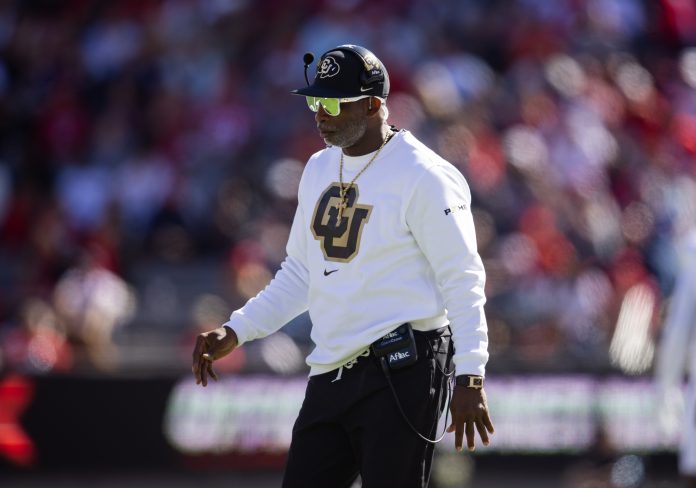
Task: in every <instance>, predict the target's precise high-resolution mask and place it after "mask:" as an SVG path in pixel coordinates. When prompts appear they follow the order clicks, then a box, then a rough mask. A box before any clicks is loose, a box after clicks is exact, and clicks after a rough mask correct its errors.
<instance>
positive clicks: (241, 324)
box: [222, 312, 256, 347]
mask: <svg viewBox="0 0 696 488" xmlns="http://www.w3.org/2000/svg"><path fill="white" fill-rule="evenodd" d="M222 327H229V328H230V329H232V330H233V331H234V333H235V334H237V347H239V346H241V345H242V344H244V343H245V342H249V341H251V340H254V339H255V338H256V328H255V327H254V326H253V324H251V323H250V322H249V321H248V320H247V319H246V318H245V317H244V316H243V315H242V314H240V313H238V312H233V313H232V316H230V320H228V321H227V322H225V323H224V324H222Z"/></svg>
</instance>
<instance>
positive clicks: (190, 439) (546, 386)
mask: <svg viewBox="0 0 696 488" xmlns="http://www.w3.org/2000/svg"><path fill="white" fill-rule="evenodd" d="M305 386H306V379H305V378H293V379H282V378H277V377H236V378H229V379H226V380H222V381H221V382H220V383H214V384H212V385H209V386H208V387H207V388H206V389H203V388H200V387H199V386H197V385H195V383H194V382H193V381H191V380H184V381H182V382H180V383H178V384H177V385H175V387H174V389H173V391H172V394H171V396H170V399H169V401H168V404H167V412H166V415H165V423H164V429H165V433H166V436H167V439H168V440H169V442H170V444H171V445H172V446H173V447H174V448H175V449H176V450H178V451H180V452H184V453H189V454H207V453H224V452H231V451H234V452H238V453H240V454H248V453H253V452H258V451H265V452H270V453H273V452H284V451H285V450H287V448H288V446H289V445H290V437H291V433H292V425H293V423H294V420H295V418H296V417H297V414H298V412H299V409H300V406H301V404H302V399H303V397H304V390H305ZM486 392H487V394H488V401H489V406H490V411H491V415H492V417H493V422H494V424H495V427H496V433H495V435H494V436H493V438H492V442H491V445H490V446H489V447H487V448H486V447H481V448H480V452H482V453H483V452H496V453H500V454H508V453H510V454H512V453H514V454H524V453H574V452H583V451H587V450H588V449H592V448H594V447H595V445H596V444H597V443H599V442H602V443H605V442H608V445H609V446H610V447H611V448H612V449H616V450H617V451H626V452H646V453H648V452H666V451H667V452H669V451H674V450H675V449H676V445H677V438H676V433H673V434H672V435H667V434H665V433H663V432H661V430H660V428H659V426H658V424H657V422H656V421H655V419H656V418H657V416H656V412H655V393H654V388H653V385H652V384H651V383H650V382H649V381H648V380H645V379H625V378H619V377H609V378H601V379H599V378H594V377H591V376H562V377H559V376H535V377H524V378H519V377H505V378H494V379H491V380H489V381H488V382H487V386H486ZM396 414H397V415H398V413H396ZM444 422H445V417H444V415H443V418H442V419H441V423H440V424H441V425H440V429H441V430H440V431H442V429H444V427H445V425H444ZM453 446H454V434H448V435H447V436H446V437H445V439H444V440H443V441H442V442H441V443H440V444H439V445H438V447H439V448H440V449H453ZM478 451H479V449H477V452H478Z"/></svg>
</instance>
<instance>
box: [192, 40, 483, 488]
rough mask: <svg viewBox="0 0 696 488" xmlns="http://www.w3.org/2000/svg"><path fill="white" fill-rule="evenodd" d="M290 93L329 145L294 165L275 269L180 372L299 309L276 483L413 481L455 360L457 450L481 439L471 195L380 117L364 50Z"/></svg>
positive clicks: (342, 51) (420, 476)
mask: <svg viewBox="0 0 696 488" xmlns="http://www.w3.org/2000/svg"><path fill="white" fill-rule="evenodd" d="M311 62H312V59H311V55H309V59H308V57H307V56H305V69H306V65H308V64H309V63H311ZM305 75H306V74H305ZM294 93H295V94H298V95H304V96H306V97H307V103H308V104H309V107H310V109H311V110H313V111H314V112H316V116H315V120H316V123H317V128H318V130H319V134H320V136H321V137H322V138H323V139H324V141H325V142H326V144H327V148H326V149H324V150H322V151H319V152H318V153H316V154H314V155H313V156H312V157H311V158H310V159H309V161H308V163H307V166H306V168H305V170H304V173H303V176H302V179H301V182H300V186H299V192H298V207H297V211H296V214H295V219H294V222H293V225H292V229H291V232H290V237H289V240H288V245H287V252H288V256H287V258H286V259H285V261H284V262H283V264H282V266H281V269H280V270H279V271H278V273H277V274H276V276H275V278H274V279H273V281H272V282H271V283H270V284H269V285H268V287H267V288H266V289H265V290H263V291H262V292H261V293H260V294H259V295H258V296H256V297H255V298H253V299H251V300H250V301H249V302H247V304H246V305H245V306H244V307H242V308H241V309H240V310H237V311H235V312H234V313H233V314H232V316H231V317H230V320H229V322H227V323H225V324H224V326H223V327H220V328H219V329H215V330H213V331H210V332H207V333H204V334H201V335H200V336H199V337H198V341H197V343H196V347H195V350H194V352H193V373H194V375H195V377H196V381H197V383H200V384H202V385H203V386H205V385H206V384H207V377H208V376H211V377H212V378H214V379H215V378H216V375H215V373H214V371H213V369H212V362H213V361H214V360H216V359H218V358H220V357H222V356H224V355H225V354H227V353H229V352H230V351H231V350H232V349H234V348H235V347H237V346H239V345H240V344H242V343H244V342H247V341H249V340H252V339H256V338H259V337H264V336H266V335H268V334H271V333H272V332H274V331H276V330H277V329H278V328H280V327H281V326H282V325H284V324H285V323H287V322H288V320H290V319H292V318H293V317H295V316H296V315H298V314H299V313H301V312H303V311H304V310H307V309H309V313H310V317H311V319H312V323H313V328H312V333H311V337H312V340H313V341H314V343H315V345H316V347H315V349H314V350H313V351H312V352H311V353H310V354H309V356H308V357H307V363H308V365H309V366H310V367H311V370H310V378H309V383H308V386H307V391H306V394H305V400H304V403H303V405H302V409H301V411H300V414H299V416H298V419H297V421H296V423H295V426H294V428H293V437H292V442H291V446H290V452H289V456H288V463H287V467H286V470H285V475H284V481H283V486H284V487H302V488H307V487H318V488H325V487H343V486H350V484H351V483H352V482H353V481H354V480H355V478H356V477H357V476H358V475H360V476H361V477H362V483H363V486H364V487H368V488H369V487H380V488H381V487H390V486H393V487H399V488H404V487H411V486H414V487H423V486H426V485H427V484H428V479H429V475H430V467H431V461H432V456H433V449H434V442H433V441H434V440H435V437H436V434H437V432H436V430H437V423H438V418H439V416H440V414H441V412H442V410H443V409H444V403H445V400H446V397H447V389H448V388H447V385H448V380H449V377H450V374H451V373H450V371H449V369H450V367H451V366H450V359H451V357H452V354H454V356H453V360H454V363H455V365H456V370H457V375H458V376H457V380H456V386H455V388H454V393H453V396H452V399H451V403H450V411H451V414H452V423H451V424H450V425H449V426H448V431H449V432H455V446H456V448H457V449H458V450H461V449H462V444H463V438H464V434H466V439H467V446H468V447H469V449H471V450H473V449H474V445H475V444H474V438H475V432H476V431H478V433H479V436H480V438H481V440H482V442H483V443H484V444H488V442H489V434H490V433H492V432H493V425H492V423H491V420H490V417H489V414H488V406H487V403H486V395H485V393H484V389H483V376H484V373H485V364H486V361H487V359H488V352H487V346H488V339H487V326H486V319H485V315H484V311H483V305H484V302H485V296H484V290H483V288H484V281H485V273H484V269H483V265H482V262H481V259H480V257H479V255H478V252H477V250H476V238H475V234H474V225H473V219H472V215H471V210H470V203H471V195H470V192H469V189H468V186H467V184H466V181H465V180H464V178H463V176H462V175H461V173H459V172H458V171H457V170H456V168H454V166H452V165H451V164H449V163H448V162H446V161H444V160H443V159H442V158H440V157H439V156H438V155H437V154H435V153H434V152H433V151H431V150H430V149H428V148H427V147H426V146H424V145H423V144H422V143H421V142H419V141H418V140H417V139H416V138H415V137H414V136H413V135H412V134H411V133H409V132H408V131H405V130H396V129H395V128H393V127H392V126H390V125H389V124H388V123H387V110H386V104H385V101H386V98H387V96H388V94H389V77H388V75H387V72H386V69H385V68H384V66H383V65H382V64H381V62H380V61H379V60H378V59H377V58H376V57H375V55H374V54H372V53H371V52H370V51H368V50H367V49H364V48H362V47H359V46H355V45H343V46H339V47H337V48H335V49H332V50H330V51H328V52H326V53H324V54H323V55H322V57H321V59H320V60H319V62H318V63H317V67H316V74H315V77H314V81H313V83H312V84H311V85H309V86H307V87H305V88H302V89H299V90H295V91H294ZM448 325H449V326H448ZM450 329H451V331H452V333H451V334H450V333H449V332H448V331H449V330H450ZM450 337H451V338H452V339H453V340H454V346H455V347H454V351H453V350H452V347H451V344H450ZM395 348H396V349H395ZM414 360H415V362H414Z"/></svg>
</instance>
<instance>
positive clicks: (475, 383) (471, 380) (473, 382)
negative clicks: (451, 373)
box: [456, 374, 483, 390]
mask: <svg viewBox="0 0 696 488" xmlns="http://www.w3.org/2000/svg"><path fill="white" fill-rule="evenodd" d="M456 384H457V385H459V386H466V387H467V388H475V389H477V390H480V389H481V388H483V376H477V375H473V374H462V375H459V376H457V382H456Z"/></svg>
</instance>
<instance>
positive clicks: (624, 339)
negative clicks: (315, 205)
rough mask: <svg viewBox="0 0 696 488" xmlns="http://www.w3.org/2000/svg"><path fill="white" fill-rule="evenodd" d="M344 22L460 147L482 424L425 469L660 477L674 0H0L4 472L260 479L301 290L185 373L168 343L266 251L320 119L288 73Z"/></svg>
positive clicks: (267, 273)
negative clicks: (486, 335)
mask: <svg viewBox="0 0 696 488" xmlns="http://www.w3.org/2000/svg"><path fill="white" fill-rule="evenodd" d="M347 42H350V43H355V44H360V45H364V46H366V47H368V48H370V49H371V50H372V51H373V52H374V53H375V54H376V55H377V56H378V57H379V58H380V59H381V60H382V61H383V62H384V63H385V64H386V66H387V68H388V70H389V74H390V78H391V87H392V92H391V95H390V97H389V99H388V106H389V110H390V122H392V123H393V124H395V125H396V126H397V127H399V128H406V129H408V130H410V131H412V132H413V133H414V134H415V135H416V136H417V137H419V138H420V139H421V140H423V141H424V142H425V143H426V144H428V145H429V146H430V147H432V148H433V149H435V150H436V151H437V152H438V153H440V154H441V155H442V156H444V157H445V158H447V159H448V160H449V161H450V162H452V163H453V164H454V165H456V166H457V167H458V168H459V169H460V170H461V171H462V173H463V174H464V175H465V176H466V178H467V180H468V181H469V184H470V186H471V189H472V194H473V208H474V219H475V223H476V227H477V237H478V244H479V250H480V253H481V255H482V257H483V260H484V263H485V266H486V269H487V272H488V281H487V285H486V292H487V295H488V305H487V307H486V313H487V316H488V321H489V332H490V352H491V359H490V362H489V366H488V385H489V386H488V388H487V390H488V394H489V397H490V403H491V410H492V414H493V418H494V421H495V422H496V427H497V432H496V434H495V437H494V440H493V442H492V444H491V446H490V447H488V448H486V449H478V450H477V451H476V453H475V454H474V455H468V454H466V455H461V454H456V453H455V452H454V450H453V448H452V445H453V439H452V438H451V437H447V438H446V439H445V441H443V443H442V444H441V445H440V446H438V450H437V458H436V465H435V470H434V473H433V478H434V479H433V483H432V485H433V486H435V487H436V488H437V487H440V488H442V487H466V486H473V485H474V484H475V486H479V487H485V486H490V487H494V486H513V485H514V486H527V485H522V484H520V483H523V481H520V480H521V479H528V480H529V483H530V484H529V486H537V487H541V486H550V487H561V486H567V487H580V486H606V487H638V486H664V487H667V486H673V485H672V484H670V483H673V481H674V479H675V477H676V472H675V469H676V463H675V461H674V453H675V448H676V443H677V439H678V437H677V432H676V431H674V429H673V430H672V431H666V430H665V429H660V427H659V426H658V425H657V424H656V422H655V420H654V418H655V402H654V397H655V391H654V387H653V385H652V381H651V369H652V365H653V361H654V355H655V351H656V344H657V341H658V340H659V337H660V331H661V328H662V324H663V320H664V314H665V309H666V306H667V305H668V304H669V299H670V295H671V292H672V289H673V285H674V280H675V276H676V273H677V272H678V270H679V253H678V248H679V243H680V240H681V239H682V237H683V236H684V235H686V233H687V232H689V230H690V229H691V228H692V227H694V223H695V222H696V159H695V156H696V47H691V46H694V45H696V4H694V3H693V2H690V1H682V0H643V1H641V0H553V1H551V0H438V1H431V0H412V1H401V0H391V1H380V2H374V1H367V0H364V1H361V0H306V1H302V2H300V1H298V2H286V1H282V0H264V1H251V0H168V1H165V0H157V1H155V0H127V1H119V2H101V1H88V0H66V1H60V0H32V1H19V0H14V1H13V0H2V1H0V341H1V343H0V344H1V347H0V479H1V478H2V477H3V476H7V477H8V478H7V479H8V480H10V483H11V482H13V481H12V480H14V481H16V482H17V483H18V486H20V485H21V486H44V485H42V484H41V483H44V482H47V480H48V479H51V480H52V483H53V484H52V485H50V486H82V485H80V483H82V484H83V485H84V486H122V485H125V484H128V485H130V486H131V487H135V486H141V483H142V486H157V483H159V482H162V483H165V481H166V486H193V485H194V484H195V485H196V486H198V485H199V483H200V479H201V478H200V477H201V476H204V477H205V476H207V479H208V485H210V484H213V485H214V486H217V485H215V484H214V483H216V482H217V483H219V484H220V486H223V485H224V486H249V487H252V488H253V487H264V486H279V479H280V473H281V472H282V466H283V461H284V455H285V452H286V449H287V446H288V442H289V435H290V429H291V427H292V421H293V419H294V416H295V415H296V413H297V411H298V409H299V405H300V402H301V400H302V396H303V388H304V384H305V382H306V374H307V372H308V369H307V367H306V366H305V364H304V356H305V355H306V354H307V352H308V351H309V350H310V349H311V347H312V344H311V341H310V339H309V335H308V334H309V329H310V327H311V323H310V322H309V319H308V318H307V317H306V315H303V316H300V317H298V318H297V319H295V320H294V321H292V322H291V323H290V324H289V325H288V326H287V327H285V328H284V329H283V330H282V331H281V332H278V333H276V334H274V335H273V336H270V337H268V338H266V339H264V340H260V341H257V342H254V343H250V344H248V345H245V346H244V347H243V348H241V349H239V350H237V351H235V352H234V353H233V354H232V355H230V356H229V357H228V358H226V359H224V360H223V361H220V362H219V367H218V369H219V372H220V374H221V376H222V380H221V382H220V383H219V384H216V385H214V386H213V387H211V388H208V389H206V390H203V389H200V388H197V387H195V385H194V384H193V382H192V381H191V378H190V376H191V375H190V357H191V351H192V345H193V342H194V340H195V337H196V335H197V334H198V333H200V332H202V331H206V330H209V329H212V328H215V327H217V326H218V325H220V324H221V323H222V322H224V321H226V320H227V317H228V316H229V314H230V312H231V311H232V310H234V309H235V308H237V307H239V306H241V305H242V304H243V303H244V302H245V301H246V300H247V299H248V298H250V297H252V296H254V295H255V294H256V293H258V292H259V290H261V289H262V288H263V287H264V286H265V285H266V284H267V283H268V282H269V280H270V279H271V277H272V276H273V274H274V273H275V271H276V270H277V269H278V268H279V265H280V263H281V261H282V260H283V258H284V255H285V242H286V240H287V237H288V233H289V225H290V222H291V219H292V216H293V214H294V210H295V206H296V191H297V186H298V182H299V178H300V175H301V172H302V169H303V166H304V162H305V161H306V159H307V158H308V157H309V156H310V155H311V154H312V153H313V152H315V151H317V150H319V149H321V148H322V141H321V139H320V138H319V137H318V135H317V133H316V129H315V126H314V120H313V116H312V113H311V112H310V111H309V110H308V109H307V107H306V104H305V103H304V101H303V100H302V99H301V98H299V97H294V96H291V95H290V94H289V91H290V90H291V89H293V88H298V87H301V86H303V85H304V78H303V74H302V73H303V68H302V62H301V60H302V55H303V54H304V53H305V52H307V51H312V52H314V54H315V55H317V56H318V55H319V54H321V53H322V52H324V51H325V50H327V49H329V48H331V47H334V46H336V45H338V44H342V43H347ZM97 468H98V469H99V470H102V471H103V472H104V473H106V474H104V475H103V476H102V475H97V474H94V470H95V469H97ZM133 472H136V474H132V473H133ZM142 472H147V475H144V474H142V475H141V474H137V473H142ZM173 472H175V473H178V474H177V475H176V476H175V477H174V478H172V477H171V476H172V475H171V473H173ZM520 472H525V473H527V475H526V476H527V477H526V478H519V476H520V475H519V473H520ZM125 473H131V474H129V475H128V476H129V477H126V474H125ZM167 476H170V477H169V478H167ZM511 480H514V481H511ZM592 481H594V482H596V483H600V484H594V485H589V484H587V483H589V482H592ZM31 483H37V484H35V485H32V484H31ZM56 483H58V484H56ZM60 483H64V485H61V484H60ZM108 483H114V484H108ZM177 483H178V484H177ZM188 483H190V484H188ZM511 483H517V484H511ZM583 483H584V484H583ZM602 483H603V484H602ZM0 484H2V486H5V484H4V483H2V482H0Z"/></svg>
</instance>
